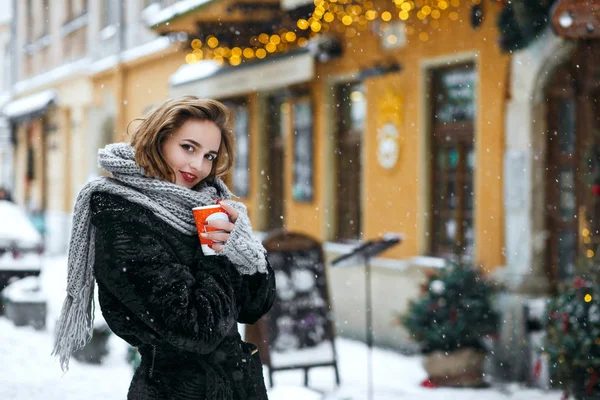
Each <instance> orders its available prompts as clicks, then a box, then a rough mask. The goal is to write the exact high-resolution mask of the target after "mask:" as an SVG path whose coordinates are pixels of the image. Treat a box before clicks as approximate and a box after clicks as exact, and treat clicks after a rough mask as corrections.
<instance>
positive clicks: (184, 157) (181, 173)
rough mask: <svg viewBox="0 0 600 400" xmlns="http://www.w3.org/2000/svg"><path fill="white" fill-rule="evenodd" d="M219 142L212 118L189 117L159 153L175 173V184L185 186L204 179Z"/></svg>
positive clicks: (210, 168) (216, 152) (219, 138)
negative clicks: (202, 119) (203, 119)
mask: <svg viewBox="0 0 600 400" xmlns="http://www.w3.org/2000/svg"><path fill="white" fill-rule="evenodd" d="M220 145H221V131H220V130H219V128H218V127H217V125H216V124H215V123H214V122H212V121H200V120H190V121H188V122H186V123H185V124H183V125H182V126H181V128H179V129H178V130H176V131H175V132H173V133H172V134H171V135H170V136H169V138H168V139H167V140H166V141H165V143H164V144H163V147H162V155H163V157H164V159H165V161H166V162H167V164H168V165H169V166H170V167H171V169H172V170H173V172H175V183H176V184H177V185H180V186H184V187H186V188H188V189H191V188H193V187H194V186H195V185H197V184H198V183H199V182H201V181H202V180H203V179H204V178H206V177H207V176H208V175H209V174H210V171H211V170H212V167H213V165H214V163H216V162H217V160H216V158H217V154H218V152H219V146H220Z"/></svg>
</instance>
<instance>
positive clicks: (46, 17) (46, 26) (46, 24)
mask: <svg viewBox="0 0 600 400" xmlns="http://www.w3.org/2000/svg"><path fill="white" fill-rule="evenodd" d="M48 2H49V0H42V13H41V15H42V27H43V28H42V33H41V34H40V37H42V36H46V35H48V34H49V33H50V5H49V4H48Z"/></svg>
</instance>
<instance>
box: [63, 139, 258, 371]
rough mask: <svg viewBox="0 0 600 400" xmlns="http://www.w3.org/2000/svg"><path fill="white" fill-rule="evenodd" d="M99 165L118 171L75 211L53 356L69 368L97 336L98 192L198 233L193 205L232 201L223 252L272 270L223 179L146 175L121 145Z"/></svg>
mask: <svg viewBox="0 0 600 400" xmlns="http://www.w3.org/2000/svg"><path fill="white" fill-rule="evenodd" d="M98 165H99V167H100V168H102V169H104V170H105V171H107V172H109V173H111V174H112V178H108V177H100V178H96V179H94V180H92V181H90V182H88V183H87V184H86V185H85V186H84V187H83V188H82V189H81V191H80V192H79V194H78V196H77V200H76V202H75V207H74V210H73V224H72V230H71V238H70V242H69V252H68V278H67V296H66V298H65V301H64V303H63V307H62V311H61V315H60V319H59V321H58V324H57V329H56V338H55V342H54V350H53V352H52V354H53V355H56V356H58V357H59V358H60V364H61V368H62V369H63V370H67V369H68V367H69V358H70V356H71V354H72V352H74V351H76V350H78V349H81V348H82V347H83V346H85V345H86V344H87V343H88V342H89V341H90V339H91V337H92V333H93V320H94V316H93V314H94V296H93V294H94V286H95V280H94V275H93V265H94V227H93V225H92V224H91V223H90V199H91V197H92V194H93V193H95V192H107V193H111V194H115V195H119V196H121V197H123V198H125V199H126V200H128V201H131V202H132V203H136V204H139V205H141V206H143V207H145V208H147V209H149V210H151V211H152V212H153V213H154V214H155V215H156V216H157V217H158V218H160V219H161V220H163V221H165V222H166V223H168V224H169V225H171V226H172V227H173V228H175V229H177V230H178V231H179V232H182V233H184V234H197V229H196V224H195V222H194V217H193V214H192V208H194V207H198V206H204V205H210V204H215V202H216V201H217V200H229V201H228V202H229V203H230V204H231V205H232V206H234V207H235V208H236V209H237V210H238V212H239V216H238V219H237V221H236V223H235V224H234V229H233V231H232V232H231V234H230V238H229V240H228V241H227V242H226V244H225V246H224V248H223V250H222V251H221V252H220V254H223V255H225V256H226V257H228V258H229V259H230V260H231V262H232V263H233V264H235V266H236V268H237V269H238V271H239V272H240V273H242V274H253V273H256V272H261V273H265V272H266V260H265V250H264V248H263V247H262V244H261V243H260V242H259V241H258V240H256V239H255V238H254V237H253V235H252V228H251V226H250V221H249V219H248V214H247V212H246V208H245V206H244V205H243V204H242V203H239V202H235V201H232V200H230V199H231V192H230V191H229V189H228V188H227V186H226V185H225V184H224V183H223V181H221V180H220V179H218V178H216V179H215V180H214V181H211V182H206V181H205V182H201V183H200V184H199V185H197V186H196V187H195V188H194V189H187V188H185V187H183V186H179V185H176V184H173V183H170V182H167V181H162V180H159V179H156V178H151V177H148V176H146V175H145V173H144V170H143V169H141V168H139V167H138V166H137V165H136V163H135V160H134V149H133V147H131V146H130V145H129V144H127V143H116V144H111V145H108V146H106V147H105V148H104V149H101V150H99V151H98Z"/></svg>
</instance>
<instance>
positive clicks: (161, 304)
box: [92, 194, 275, 354]
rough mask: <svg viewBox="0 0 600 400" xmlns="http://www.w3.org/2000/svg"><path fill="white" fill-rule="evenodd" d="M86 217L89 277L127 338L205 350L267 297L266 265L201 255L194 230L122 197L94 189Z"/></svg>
mask: <svg viewBox="0 0 600 400" xmlns="http://www.w3.org/2000/svg"><path fill="white" fill-rule="evenodd" d="M92 224H93V225H94V226H95V227H96V235H95V236H96V238H95V240H96V242H95V243H96V262H95V266H94V273H95V277H96V280H97V282H98V285H99V286H100V287H101V293H102V292H108V293H110V296H104V297H105V299H104V303H105V304H102V303H103V299H102V298H101V304H102V309H103V312H104V313H105V317H106V320H107V322H108V323H109V325H111V329H113V331H116V333H117V334H119V335H120V336H122V337H123V338H124V339H126V340H128V341H129V342H130V343H132V344H133V345H137V344H139V343H140V342H141V343H147V344H168V345H171V346H175V347H177V348H180V349H183V350H186V351H192V352H196V353H200V354H206V353H210V352H212V351H213V350H214V349H215V348H216V346H218V344H219V343H220V342H221V341H222V340H223V338H224V337H225V336H226V335H227V334H228V332H230V331H231V330H232V329H233V328H234V325H235V323H236V321H239V322H245V323H252V322H255V321H256V320H258V319H259V318H260V317H261V316H262V315H263V314H264V313H266V312H267V311H268V309H269V308H270V307H271V305H272V302H273V299H274V292H275V290H274V289H275V282H274V277H273V271H272V269H271V268H270V266H268V267H267V269H268V271H267V273H266V274H264V273H256V274H253V275H241V274H240V273H239V272H238V271H237V269H236V267H235V265H233V264H232V263H231V262H230V261H229V260H228V259H227V258H226V257H223V256H210V257H204V256H202V253H201V250H200V246H199V245H198V244H197V242H198V240H197V236H196V237H189V236H186V235H183V234H181V233H179V232H176V231H175V230H174V229H172V228H171V227H170V226H168V225H167V224H165V223H164V222H162V221H160V220H159V219H158V218H157V217H156V216H154V215H153V214H152V213H151V212H150V211H149V210H146V209H144V208H142V207H140V206H138V205H135V204H133V203H130V202H128V201H126V200H125V199H122V198H120V197H118V196H114V195H107V194H95V195H94V196H93V197H92ZM168 228H170V229H168ZM109 297H110V298H109ZM116 305H118V306H116ZM113 312H114V313H115V315H107V313H108V314H111V313H113Z"/></svg>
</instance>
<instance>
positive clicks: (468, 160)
mask: <svg viewBox="0 0 600 400" xmlns="http://www.w3.org/2000/svg"><path fill="white" fill-rule="evenodd" d="M430 79H431V85H430V88H431V91H430V93H432V99H431V100H432V101H431V102H432V109H433V113H432V114H433V115H432V117H433V118H432V140H431V162H432V164H433V165H432V168H431V171H432V179H431V196H432V221H431V222H432V224H431V232H432V235H431V236H430V237H431V251H432V254H433V255H436V256H442V257H444V256H451V255H455V256H459V257H463V258H471V257H472V256H473V251H474V244H475V233H474V230H473V218H474V198H473V197H474V196H473V190H474V189H473V175H474V167H475V146H474V132H473V129H474V128H473V120H474V118H475V98H474V97H475V86H476V83H477V73H476V71H475V68H474V66H473V64H466V65H460V66H455V67H451V68H443V69H439V70H436V71H434V72H433V73H432V74H431V76H430Z"/></svg>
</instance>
